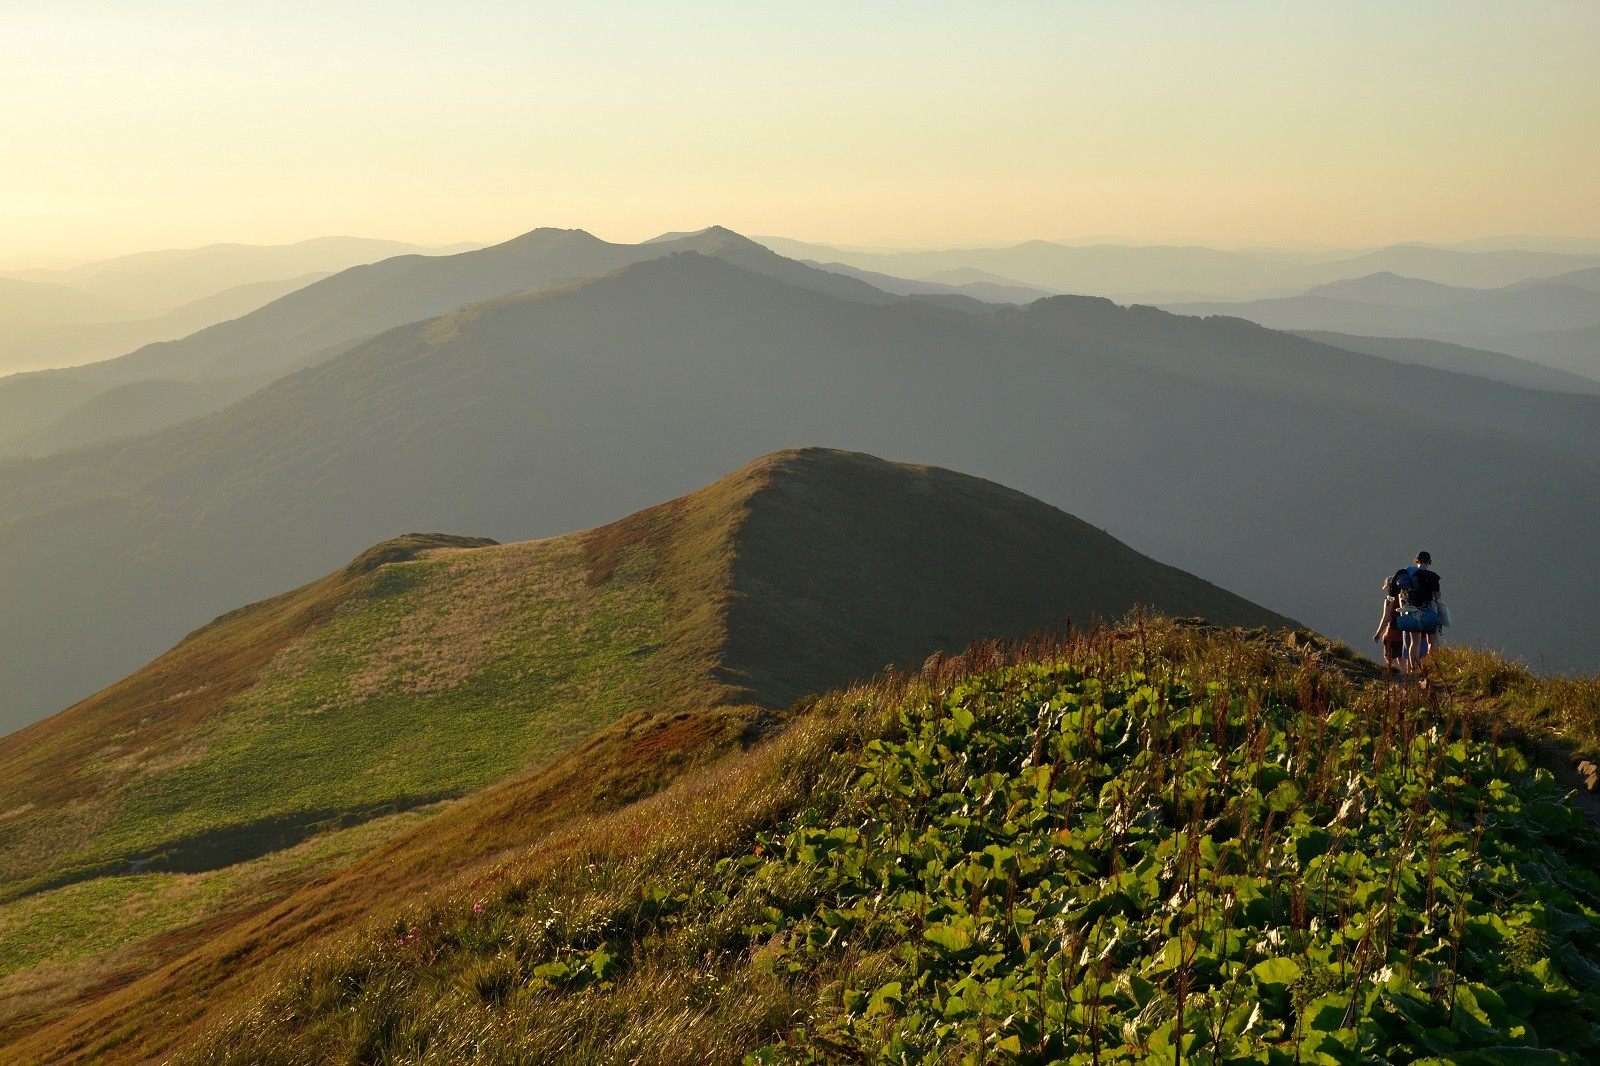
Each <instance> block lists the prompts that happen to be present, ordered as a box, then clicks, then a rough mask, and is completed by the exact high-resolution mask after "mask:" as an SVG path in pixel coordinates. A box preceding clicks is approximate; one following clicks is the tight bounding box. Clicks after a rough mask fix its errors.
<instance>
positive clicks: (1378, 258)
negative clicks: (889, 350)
mask: <svg viewBox="0 0 1600 1066" xmlns="http://www.w3.org/2000/svg"><path fill="white" fill-rule="evenodd" d="M763 240H764V241H766V242H767V243H768V244H769V246H770V247H771V248H773V249H774V250H775V251H778V252H780V253H782V254H784V255H788V256H792V257H794V258H796V259H807V260H815V261H819V262H839V263H845V264H848V265H850V266H853V267H857V268H859V269H863V270H873V271H878V272H879V273H883V274H890V275H893V276H895V277H901V278H929V277H933V276H935V275H937V274H939V273H941V272H945V271H950V270H963V269H977V270H981V271H984V272H987V273H992V274H997V275H1000V276H1002V277H1005V278H1010V279H1014V280H1015V281H1016V282H1017V283H1019V284H1022V285H1028V286H1035V287H1038V288H1042V289H1048V290H1051V291H1054V292H1058V293H1081V294H1084V295H1091V296H1109V297H1113V298H1116V299H1118V300H1122V301H1127V300H1134V301H1139V302H1146V303H1163V304H1164V303H1170V302H1173V301H1174V300H1177V299H1184V300H1193V299H1203V300H1212V301H1216V300H1222V299H1234V300H1237V299H1254V298H1263V297H1268V296H1290V295H1293V294H1295V293H1299V292H1303V291H1305V290H1306V289H1308V288H1311V287H1313V286H1316V285H1322V284H1327V283H1331V282H1337V281H1340V280H1345V279H1351V278H1359V277H1363V276H1366V275H1370V274H1375V273H1379V272H1389V273H1393V274H1396V275H1401V276H1405V277H1412V278H1420V279H1425V280H1428V281H1432V282H1436V283H1439V284H1444V285H1453V286H1476V287H1483V288H1492V287H1496V286H1503V285H1510V284H1512V283H1514V282H1518V281H1522V280H1523V279H1526V278H1531V277H1549V276H1552V275H1557V274H1562V273H1565V272H1568V271H1573V270H1578V269H1582V268H1590V267H1595V266H1600V253H1596V252H1582V253H1578V252H1550V251H1521V250H1515V249H1503V248H1495V249H1490V250H1483V251H1464V250H1459V249H1453V248H1442V247H1437V246H1432V245H1416V244H1399V245H1393V246H1391V247H1388V248H1381V249H1376V250H1373V251H1368V252H1358V253H1333V254H1332V255H1331V256H1328V257H1322V256H1317V257H1306V256H1295V255H1286V254H1281V253H1279V254H1268V253H1265V252H1251V251H1222V250H1218V249H1215V248H1207V247H1203V246H1199V245H1174V246H1163V245H1125V244H1099V245H1070V246H1069V245H1063V244H1058V243H1056V242H1053V241H1039V240H1035V241H1025V242H1023V243H1021V244H1017V245H1013V246H1010V247H998V248H995V247H982V248H958V249H945V250H937V251H906V252H859V251H853V250H850V249H842V248H836V247H833V246H831V245H821V244H808V243H806V242H804V241H794V240H789V239H787V238H778V237H769V238H763ZM1181 294H1191V295H1181ZM1193 294H1206V295H1198V296H1197V295H1193Z"/></svg>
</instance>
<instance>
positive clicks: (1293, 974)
mask: <svg viewBox="0 0 1600 1066" xmlns="http://www.w3.org/2000/svg"><path fill="white" fill-rule="evenodd" d="M1250 972H1251V973H1253V974H1255V978H1256V981H1257V982H1259V983H1260V984H1263V985H1268V986H1279V987H1284V988H1287V987H1288V986H1289V985H1292V984H1294V983H1295V981H1297V980H1299V978H1300V964H1299V963H1298V962H1295V961H1294V960H1293V959H1289V958H1284V957H1283V956H1281V955H1280V956H1278V957H1276V958H1271V959H1266V960H1264V961H1262V962H1258V963H1256V964H1255V965H1254V966H1252V967H1251V968H1250Z"/></svg>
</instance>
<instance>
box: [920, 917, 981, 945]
mask: <svg viewBox="0 0 1600 1066" xmlns="http://www.w3.org/2000/svg"><path fill="white" fill-rule="evenodd" d="M922 939H924V940H926V941H927V942H928V943H930V944H934V945H936V946H938V947H941V948H943V949H944V950H946V951H950V952H955V951H965V950H966V949H967V948H970V947H971V946H972V934H971V933H969V932H967V931H966V930H965V929H963V928H962V927H961V926H959V925H948V924H945V923H940V924H938V925H930V926H928V928H926V929H924V930H923V931H922Z"/></svg>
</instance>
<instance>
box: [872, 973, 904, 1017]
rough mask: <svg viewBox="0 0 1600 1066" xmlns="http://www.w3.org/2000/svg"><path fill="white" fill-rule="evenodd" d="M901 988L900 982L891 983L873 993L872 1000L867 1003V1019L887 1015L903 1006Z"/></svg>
mask: <svg viewBox="0 0 1600 1066" xmlns="http://www.w3.org/2000/svg"><path fill="white" fill-rule="evenodd" d="M900 991H901V986H900V982H899V981H890V982H888V983H886V984H884V985H881V986H880V987H879V988H878V990H877V991H876V992H874V993H872V998H871V999H869V1000H868V1001H867V1012H866V1014H867V1017H868V1018H871V1017H875V1016H876V1015H879V1014H887V1013H889V1012H890V1011H891V1010H893V1009H894V1008H895V1007H898V1006H900V1005H902V1000H901V998H900Z"/></svg>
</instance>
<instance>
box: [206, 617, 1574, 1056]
mask: <svg viewBox="0 0 1600 1066" xmlns="http://www.w3.org/2000/svg"><path fill="white" fill-rule="evenodd" d="M1325 651H1326V649H1323V648H1318V647H1316V646H1306V645H1303V644H1302V645H1299V646H1298V647H1297V648H1294V649H1286V648H1284V647H1283V646H1281V645H1273V644H1271V643H1269V642H1266V641H1262V640H1243V639H1240V638H1238V637H1237V636H1227V635H1219V634H1215V633H1210V634H1208V633H1203V632H1200V631H1196V630H1194V629H1190V628H1184V627H1178V626H1172V625H1167V624H1156V625H1149V626H1143V627H1141V628H1139V629H1137V630H1135V631H1133V632H1131V633H1123V634H1103V633H1101V634H1092V635H1087V636H1079V637H1076V638H1073V639H1071V640H1070V641H1068V642H1067V643H1065V644H1060V645H1051V646H1034V647H1032V648H1027V649H1020V650H1014V651H1013V652H1012V653H1010V654H1002V653H1000V652H998V651H996V650H995V649H992V648H989V649H979V650H976V651H975V652H974V654H973V655H972V656H970V657H968V658H966V659H964V660H959V661H956V662H952V663H933V664H930V666H929V667H928V668H926V669H925V670H924V671H922V672H921V673H920V674H918V675H915V676H910V677H906V676H898V677H890V678H887V679H885V680H884V681H883V682H881V683H879V684H877V685H875V686H870V687H865V688H857V689H854V690H851V691H849V692H846V693H842V694H839V695H836V696H830V697H827V698H824V699H823V700H822V701H820V702H819V703H818V704H816V705H815V706H814V707H812V708H811V709H810V710H809V711H808V712H807V713H806V714H805V715H804V716H802V718H801V719H800V720H799V721H798V722H797V724H796V725H795V726H794V727H793V728H792V729H791V730H790V731H789V732H788V733H786V734H785V735H784V736H782V737H780V738H779V739H778V740H776V741H774V742H772V743H771V744H768V745H765V746H763V747H761V748H758V749H756V750H755V751H753V752H751V753H749V754H747V755H745V756H743V757H740V758H737V759H735V760H733V761H729V762H724V763H721V764H719V765H718V766H717V767H716V768H715V769H713V770H711V771H709V772H708V773H707V774H705V775H702V776H700V777H698V778H696V779H692V780H689V781H686V782H684V783H683V784H681V785H679V786H676V787H675V788H674V789H672V790H670V791H669V792H667V793H664V794H662V795H660V796H657V797H656V798H654V799H652V800H648V801H646V802H644V803H642V804H639V805H636V806H634V807H631V808H628V809H626V810H623V811H620V812H618V813H617V814H614V815H610V816H607V817H605V818H601V819H599V820H597V821H593V822H589V823H587V824H578V825H574V826H573V827H572V828H571V829H570V830H569V831H567V832H564V833H562V834H560V835H559V836H557V837H555V838H553V839H552V840H551V841H550V842H549V843H548V844H547V846H545V847H543V848H540V849H536V850H533V851H530V852H527V853H525V854H524V855H522V856H520V857H518V858H516V859H515V860H513V861H510V862H507V863H505V864H503V865H501V866H499V867H497V868H493V869H490V870H487V871H484V872H480V873H478V874H475V875H473V876H470V877H466V878H463V879H462V880H460V881H458V882H457V883H456V884H455V885H453V886H450V887H449V888H447V889H445V890H442V891H439V892H436V893H434V894H433V895H432V897H431V898H430V899H428V900H427V901H426V902H421V903H417V904H414V905H412V906H410V907H408V908H406V909H404V910H401V911H392V912H389V913H387V914H380V915H376V916H374V920H373V921H372V922H371V923H370V924H369V925H368V926H367V927H366V928H365V929H364V930H362V931H360V932H359V933H357V934H355V935H353V936H351V937H350V938H349V939H348V940H347V941H345V943H344V944H343V945H342V946H339V947H337V948H333V949H323V950H319V951H318V952H317V953H316V954H315V955H313V956H310V957H307V958H305V959H304V961H302V963H301V964H300V965H299V967H298V968H296V969H295V970H293V971H291V972H289V973H288V974H286V975H285V977H284V978H283V979H282V980H281V981H279V982H278V983H277V985H276V987H275V988H274V989H272V990H271V991H269V992H267V993H266V994H265V995H264V996H263V997H262V998H261V999H260V1000H258V1001H257V1002H256V1003H255V1005H253V1006H243V1007H242V1008H241V1009H240V1011H239V1013H237V1014H236V1015H235V1016H234V1018H233V1020H231V1021H230V1022H229V1023H227V1024H226V1025H224V1026H223V1027H222V1028H220V1029H218V1030H216V1031H215V1032H214V1033H213V1034H212V1035H211V1036H209V1037H208V1038H207V1039H205V1040H204V1041H202V1042H201V1043H200V1044H199V1045H198V1046H196V1047H194V1048H192V1049H191V1050H190V1051H189V1052H188V1053H187V1054H186V1055H184V1056H183V1057H182V1058H183V1061H189V1062H206V1063H231V1062H241V1063H242V1062H251V1063H303V1062H304V1063H309V1062H366V1061H409V1062H457V1061H468V1060H471V1061H480V1062H530V1061H538V1062H574V1063H576V1062H585V1063H588V1062H637V1063H668V1062H684V1061H736V1060H737V1059H738V1058H740V1057H741V1056H744V1055H748V1056H750V1058H749V1061H751V1062H768V1061H789V1060H793V1061H817V1060H819V1059H821V1060H828V1061H835V1060H845V1061H861V1060H867V1061H885V1062H892V1061H949V1062H957V1061H966V1062H1005V1061H1024V1062H1041V1061H1073V1062H1079V1061H1081V1062H1111V1061H1139V1062H1150V1061H1156V1062H1160V1061H1168V1062H1175V1061H1176V1060H1177V1059H1178V1057H1179V1053H1180V1049H1181V1053H1182V1057H1183V1058H1184V1059H1186V1060H1188V1061H1197V1060H1201V1061H1223V1060H1227V1061H1244V1060H1249V1061H1263V1062H1278V1061H1282V1062H1296V1061H1298V1062H1328V1063H1344V1062H1361V1061H1405V1062H1419V1063H1421V1062H1430V1061H1452V1062H1480V1063H1498V1062H1508V1063H1509V1062H1550V1063H1561V1062H1574V1063H1576V1062H1583V1061H1590V1060H1591V1056H1592V1054H1593V1051H1594V1048H1595V1047H1596V1044H1595V1042H1594V1041H1595V1034H1596V1033H1597V1032H1600V1030H1597V1029H1596V1028H1595V1023H1596V1022H1597V1021H1600V997H1597V993H1596V987H1597V984H1600V970H1597V969H1596V968H1595V967H1594V965H1593V964H1592V962H1591V961H1590V960H1593V959H1595V958H1597V957H1600V882H1597V881H1596V878H1595V876H1594V874H1593V873H1592V872H1590V869H1589V867H1592V866H1593V864H1595V863H1596V862H1597V861H1600V838H1597V837H1596V834H1595V832H1594V830H1592V829H1591V828H1589V827H1588V825H1587V823H1586V822H1584V821H1583V819H1582V818H1581V817H1578V816H1577V815H1575V813H1574V812H1573V811H1572V810H1571V808H1570V807H1568V806H1567V805H1566V804H1565V803H1563V802H1562V796H1561V792H1560V790H1559V789H1558V788H1556V787H1555V786H1554V785H1553V783H1552V782H1551V780H1550V778H1549V776H1548V775H1547V774H1544V773H1543V772H1541V771H1534V770H1530V769H1529V767H1528V765H1527V764H1526V763H1525V762H1524V761H1523V759H1522V758H1521V756H1520V755H1519V754H1518V753H1517V752H1515V751H1514V750H1511V749H1509V748H1507V747H1506V746H1504V745H1502V744H1500V743H1498V742H1497V741H1496V739H1495V737H1494V735H1493V731H1492V730H1491V729H1486V728H1485V723H1483V722H1481V721H1479V720H1478V719H1477V718H1476V717H1475V716H1474V715H1473V714H1471V713H1467V709H1466V708H1465V707H1457V706H1454V705H1451V704H1448V703H1447V704H1443V705H1435V704H1432V703H1430V702H1429V701H1428V700H1426V699H1419V698H1417V696H1416V695H1415V694H1414V693H1401V692H1397V691H1395V690H1392V689H1386V688H1383V687H1382V686H1370V687H1366V688H1360V689H1358V688H1355V687H1352V685H1351V684H1350V682H1349V681H1348V679H1347V675H1346V674H1345V673H1343V672H1342V671H1339V670H1335V669H1331V668H1330V667H1329V666H1328V665H1327V663H1326V659H1325ZM1435 691H1437V690H1435Z"/></svg>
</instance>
